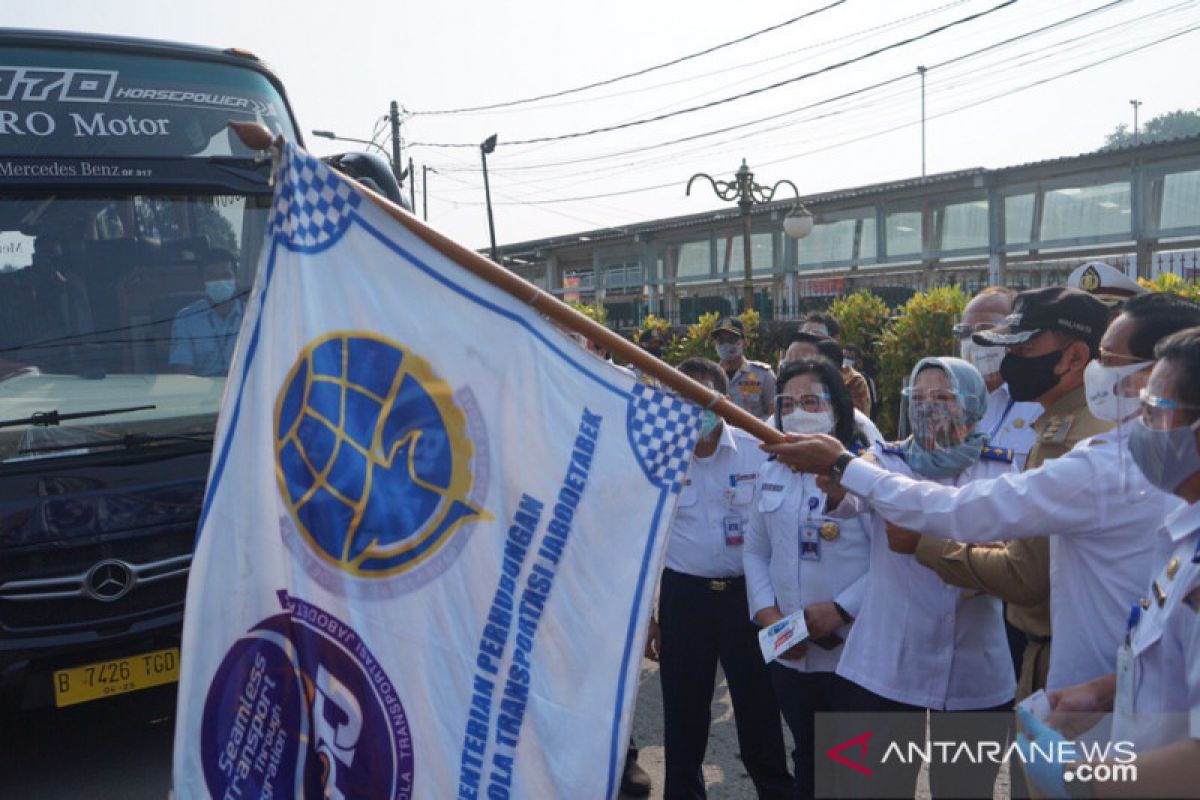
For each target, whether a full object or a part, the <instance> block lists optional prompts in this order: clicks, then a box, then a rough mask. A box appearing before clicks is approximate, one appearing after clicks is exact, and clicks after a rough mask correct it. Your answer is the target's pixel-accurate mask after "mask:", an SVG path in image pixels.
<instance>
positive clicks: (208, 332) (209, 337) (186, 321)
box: [169, 297, 245, 376]
mask: <svg viewBox="0 0 1200 800" xmlns="http://www.w3.org/2000/svg"><path fill="white" fill-rule="evenodd" d="M244 309H245V306H244V305H243V304H242V301H241V300H234V301H233V309H232V310H231V311H230V312H229V313H228V314H226V315H225V316H221V315H220V314H218V313H217V312H216V311H215V310H214V309H213V304H212V302H210V301H209V299H208V298H207V297H202V298H200V299H199V300H197V301H196V302H194V303H192V304H191V305H188V306H185V307H184V308H183V309H182V310H180V312H179V313H178V314H176V315H175V322H174V323H173V324H172V325H171V357H170V359H169V362H170V364H171V366H181V367H187V368H188V370H189V371H191V372H192V374H194V375H203V376H217V375H224V374H226V373H227V372H229V363H230V362H231V361H232V360H233V347H234V345H235V344H237V336H238V331H239V330H241V327H242V312H243V310H244Z"/></svg>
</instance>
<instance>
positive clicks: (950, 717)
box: [832, 358, 1016, 797]
mask: <svg viewBox="0 0 1200 800" xmlns="http://www.w3.org/2000/svg"><path fill="white" fill-rule="evenodd" d="M905 397H906V398H907V400H908V420H909V425H910V428H911V430H912V431H913V434H912V436H910V437H909V438H908V439H905V440H904V441H902V442H899V443H897V444H895V445H879V444H877V445H876V446H875V448H874V449H873V451H872V452H871V453H870V454H868V455H867V456H864V457H865V458H873V459H875V460H877V461H878V462H879V463H880V464H881V465H882V466H883V467H885V468H887V469H889V470H891V471H895V472H900V473H903V474H905V475H909V476H912V477H917V478H921V479H926V480H934V481H937V482H939V483H943V484H948V485H952V486H961V485H963V484H965V483H969V482H971V481H974V480H979V479H982V478H991V477H995V476H997V475H1000V474H1002V473H1004V472H1007V471H1013V470H1014V466H1013V464H1012V462H1011V456H1009V455H1008V453H1007V451H1002V450H998V449H995V448H989V447H988V446H987V435H986V434H983V433H977V432H976V431H975V424H976V423H977V422H978V421H979V420H980V419H981V418H982V417H983V415H984V413H985V412H986V410H987V397H988V392H987V387H986V385H985V384H984V381H983V377H982V376H981V375H980V374H979V371H978V370H976V369H975V367H973V366H971V365H970V364H969V363H967V362H966V361H963V360H961V359H958V358H926V359H922V360H921V361H919V362H918V363H917V366H916V367H915V368H914V369H913V371H912V375H911V378H910V380H909V388H908V389H905ZM832 493H833V494H834V496H835V497H836V495H837V494H839V492H837V491H833V492H832ZM841 494H844V492H841ZM869 510H870V508H869V506H867V505H866V504H865V503H864V502H863V501H862V500H861V499H859V498H856V497H855V496H854V495H845V497H844V499H843V500H842V501H841V503H840V505H838V507H837V510H836V512H835V516H842V515H848V516H852V517H853V516H855V515H859V514H861V513H862V512H864V511H869ZM859 519H862V517H859ZM866 519H867V520H869V522H868V524H869V525H870V526H871V528H872V538H871V559H870V573H869V574H870V580H869V581H868V584H867V587H866V594H865V597H864V598H863V603H862V608H861V610H860V613H859V615H858V618H857V620H856V621H855V624H854V626H853V627H852V628H851V630H850V635H849V636H848V638H847V641H846V645H845V648H844V652H843V653H842V658H841V660H840V662H839V663H838V666H837V673H838V674H839V675H841V676H842V677H844V678H847V679H849V680H851V681H853V682H854V683H856V684H858V685H859V686H860V687H862V688H863V689H865V690H866V692H865V693H861V694H858V695H856V696H855V698H856V700H858V701H864V700H865V702H862V704H861V706H860V707H858V708H855V709H854V710H855V711H863V712H879V711H887V712H910V713H907V714H902V715H898V716H894V717H893V716H890V715H879V716H880V718H881V719H882V718H887V719H891V720H892V723H891V724H886V726H885V727H884V730H886V732H887V735H888V736H890V737H891V738H893V739H895V740H896V741H899V742H900V743H901V747H902V748H903V749H904V750H905V752H907V744H906V743H905V742H906V741H915V742H917V743H918V744H923V743H924V741H925V730H924V728H925V726H924V712H925V710H926V709H928V710H929V711H931V712H934V713H933V714H932V715H931V717H930V738H931V740H933V741H939V742H940V741H946V740H954V741H956V742H958V741H963V740H967V741H974V740H979V739H982V738H991V737H998V738H999V741H1000V743H1001V745H1002V746H1003V744H1004V735H1005V731H1006V728H1007V720H1008V716H1007V714H1006V713H1005V712H1007V711H1008V709H1009V708H1010V705H1011V701H1012V698H1013V695H1014V693H1015V691H1016V683H1015V680H1014V678H1013V671H1012V662H1011V660H1010V658H1009V654H1008V643H1007V639H1006V638H1005V633H1004V619H1003V616H1002V613H1001V605H1000V601H999V600H998V599H997V598H995V597H991V596H989V595H985V594H980V593H978V592H973V591H969V590H964V589H959V588H956V587H953V586H948V585H946V584H945V583H943V582H942V580H941V579H940V578H939V577H938V576H937V574H936V573H934V572H933V571H932V570H929V569H927V568H925V567H924V566H922V565H921V564H920V563H918V562H917V560H916V559H915V558H914V557H913V556H912V555H911V554H909V553H905V552H897V551H894V550H893V549H891V546H890V545H889V538H888V536H889V530H888V528H889V527H890V526H889V524H888V523H885V522H884V520H883V518H882V517H879V516H878V515H876V514H874V513H871V514H869V515H868V516H867V518H866ZM959 711H977V712H994V714H993V716H992V717H989V718H988V719H989V720H990V721H991V724H990V725H989V724H988V723H987V722H984V720H982V719H978V718H976V719H972V720H971V723H972V724H973V725H974V726H972V724H967V718H965V717H961V716H958V715H955V714H946V713H942V712H959ZM980 722H983V725H982V726H980V725H979V724H975V723H980ZM981 731H982V732H981ZM880 732H881V731H880V730H876V735H878V734H879V733H880ZM884 746H885V747H886V740H885V743H884ZM935 755H936V751H935ZM920 765H921V762H920V760H919V759H913V760H912V763H909V764H902V763H898V762H896V761H893V763H889V764H885V765H883V766H884V767H885V768H886V771H887V772H888V773H889V774H888V775H887V776H881V775H879V771H876V775H875V776H874V778H873V779H870V778H868V779H864V787H865V786H868V785H870V784H869V783H868V782H869V781H872V780H878V779H879V778H881V777H884V778H885V779H886V780H887V781H888V783H889V785H903V786H905V787H908V786H910V785H911V786H913V787H914V788H915V782H916V777H917V772H918V771H919V769H920ZM998 770H999V763H996V764H992V763H990V762H985V763H983V764H974V763H971V762H970V761H969V760H966V759H959V760H958V763H955V764H945V763H941V762H940V761H939V759H937V758H934V759H933V763H932V764H931V765H930V775H929V782H930V790H931V793H932V795H933V796H934V797H939V796H942V797H975V796H989V795H990V794H991V791H992V789H991V787H992V783H993V782H994V781H995V777H996V772H997V771H998ZM902 791H908V789H907V788H906V789H904V790H902Z"/></svg>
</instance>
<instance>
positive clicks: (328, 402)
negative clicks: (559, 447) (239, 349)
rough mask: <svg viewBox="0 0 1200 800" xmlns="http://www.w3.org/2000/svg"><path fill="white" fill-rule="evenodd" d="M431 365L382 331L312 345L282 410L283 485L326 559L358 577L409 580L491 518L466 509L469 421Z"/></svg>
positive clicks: (286, 390)
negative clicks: (465, 528) (477, 522)
mask: <svg viewBox="0 0 1200 800" xmlns="http://www.w3.org/2000/svg"><path fill="white" fill-rule="evenodd" d="M452 394H453V392H452V390H451V388H450V386H449V385H447V384H446V383H445V382H444V381H442V380H440V379H439V378H438V377H437V376H436V375H434V373H433V370H432V368H431V367H430V366H429V364H428V363H427V362H426V361H425V360H424V359H422V358H420V357H418V356H417V355H415V354H414V353H413V352H412V351H410V350H409V349H407V348H405V347H404V346H403V345H401V344H398V343H397V342H393V341H389V340H387V339H385V338H383V337H381V336H378V335H376V334H373V333H365V332H346V331H342V332H336V333H331V334H327V335H325V336H322V337H320V338H319V339H316V340H315V341H313V342H311V343H310V344H309V345H308V346H307V347H305V348H304V350H303V351H302V352H301V353H300V356H299V358H297V360H296V363H295V365H294V366H293V367H292V370H291V372H290V374H289V375H288V377H287V380H286V381H285V382H284V385H283V390H282V391H281V392H280V393H279V397H278V399H277V400H276V405H275V454H276V465H277V467H278V478H279V488H280V491H281V493H282V495H283V499H284V502H285V503H286V504H287V506H288V510H289V511H290V512H291V516H292V520H293V521H294V522H295V524H296V527H297V528H298V529H299V531H300V533H301V534H302V535H303V536H304V538H305V539H306V540H307V541H308V543H309V545H311V546H312V548H313V549H314V551H315V552H316V554H317V555H318V556H320V557H321V558H322V559H323V560H324V561H326V562H328V563H330V564H332V565H334V566H335V567H337V568H339V569H341V570H343V571H345V572H348V573H350V574H352V575H356V576H359V577H385V576H391V575H397V574H401V573H404V572H407V571H409V570H411V569H413V568H414V567H416V566H417V565H419V564H421V563H422V562H424V561H425V560H426V559H428V558H429V557H430V556H432V555H433V554H434V553H436V552H437V551H438V550H439V549H440V548H441V547H442V546H443V545H445V544H446V542H448V541H449V540H450V539H451V537H453V536H454V534H455V532H456V531H457V530H459V529H460V528H461V526H462V525H463V523H465V522H468V521H470V520H472V519H477V518H480V517H483V516H484V513H483V511H482V509H480V508H478V507H476V506H475V505H473V504H472V503H471V502H470V501H469V500H468V495H469V493H470V491H471V485H472V476H471V472H470V469H469V464H470V460H471V455H472V446H471V440H470V439H469V438H468V437H467V434H466V417H465V416H464V414H463V413H462V411H461V410H460V409H459V408H458V406H457V405H455V403H454V400H453V397H452Z"/></svg>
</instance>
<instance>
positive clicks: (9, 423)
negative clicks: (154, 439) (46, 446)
mask: <svg viewBox="0 0 1200 800" xmlns="http://www.w3.org/2000/svg"><path fill="white" fill-rule="evenodd" d="M153 408H158V406H129V407H128V408H104V409H99V410H97V411H75V412H72V413H70V414H60V413H58V409H55V410H53V411H39V412H37V413H36V414H33V415H32V416H28V417H21V418H20V419H0V428H15V427H17V426H18V425H39V426H41V427H48V426H51V425H58V424H59V423H60V422H62V421H63V420H72V419H88V418H89V417H107V416H108V415H110V414H124V413H126V412H129V411H148V410H150V409H153Z"/></svg>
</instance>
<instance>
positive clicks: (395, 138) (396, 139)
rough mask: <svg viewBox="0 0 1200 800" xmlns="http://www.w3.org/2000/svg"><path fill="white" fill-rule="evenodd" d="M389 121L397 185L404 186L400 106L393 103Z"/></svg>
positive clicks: (393, 169) (393, 167)
mask: <svg viewBox="0 0 1200 800" xmlns="http://www.w3.org/2000/svg"><path fill="white" fill-rule="evenodd" d="M388 119H389V120H390V121H391V123H392V171H393V172H394V173H395V175H396V183H398V184H400V186H401V187H403V186H404V172H403V171H402V170H403V166H402V163H401V161H400V104H399V103H397V102H396V101H395V100H393V101H392V105H391V109H390V110H389V113H388Z"/></svg>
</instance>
